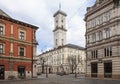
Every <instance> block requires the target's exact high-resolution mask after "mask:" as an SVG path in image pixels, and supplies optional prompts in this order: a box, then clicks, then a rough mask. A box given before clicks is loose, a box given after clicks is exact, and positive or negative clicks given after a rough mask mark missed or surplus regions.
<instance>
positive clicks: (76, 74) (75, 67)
mask: <svg viewBox="0 0 120 84" xmlns="http://www.w3.org/2000/svg"><path fill="white" fill-rule="evenodd" d="M76 61H77V60H76V55H75V78H77V73H76V69H77V63H76Z"/></svg>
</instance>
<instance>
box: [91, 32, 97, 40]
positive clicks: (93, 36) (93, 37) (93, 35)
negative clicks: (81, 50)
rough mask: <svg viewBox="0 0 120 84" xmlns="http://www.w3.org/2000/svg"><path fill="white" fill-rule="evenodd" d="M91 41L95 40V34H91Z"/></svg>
mask: <svg viewBox="0 0 120 84" xmlns="http://www.w3.org/2000/svg"><path fill="white" fill-rule="evenodd" d="M92 41H93V42H95V41H96V34H95V33H94V34H92Z"/></svg>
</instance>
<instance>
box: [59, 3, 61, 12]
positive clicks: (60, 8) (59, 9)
mask: <svg viewBox="0 0 120 84" xmlns="http://www.w3.org/2000/svg"><path fill="white" fill-rule="evenodd" d="M59 10H61V3H60V2H59Z"/></svg>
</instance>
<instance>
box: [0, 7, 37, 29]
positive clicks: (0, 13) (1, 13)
mask: <svg viewBox="0 0 120 84" xmlns="http://www.w3.org/2000/svg"><path fill="white" fill-rule="evenodd" d="M0 19H3V20H7V21H11V22H13V23H16V24H20V25H23V26H26V27H30V28H34V29H38V27H37V26H34V25H31V24H28V23H25V22H22V21H19V20H16V19H13V18H11V17H10V16H9V15H7V14H6V13H5V12H4V11H2V10H1V9H0Z"/></svg>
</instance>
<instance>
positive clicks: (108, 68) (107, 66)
mask: <svg viewBox="0 0 120 84" xmlns="http://www.w3.org/2000/svg"><path fill="white" fill-rule="evenodd" d="M104 77H105V78H111V77H112V62H107V63H104Z"/></svg>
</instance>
